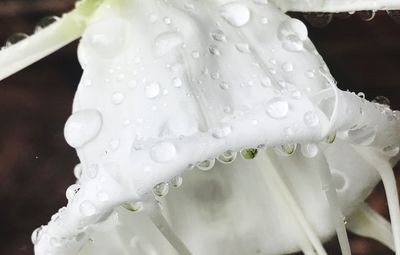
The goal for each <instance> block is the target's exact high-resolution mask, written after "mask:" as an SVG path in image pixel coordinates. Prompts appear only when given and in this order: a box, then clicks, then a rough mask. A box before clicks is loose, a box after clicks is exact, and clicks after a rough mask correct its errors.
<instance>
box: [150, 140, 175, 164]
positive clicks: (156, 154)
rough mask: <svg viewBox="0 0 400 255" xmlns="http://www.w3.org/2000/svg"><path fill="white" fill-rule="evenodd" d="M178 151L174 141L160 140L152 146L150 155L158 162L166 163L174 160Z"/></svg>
mask: <svg viewBox="0 0 400 255" xmlns="http://www.w3.org/2000/svg"><path fill="white" fill-rule="evenodd" d="M176 153H177V152H176V147H175V145H174V144H173V143H170V142H160V143H157V144H155V145H154V146H153V147H152V148H151V151H150V156H151V158H152V159H153V160H154V161H156V162H159V163H165V162H169V161H171V160H173V159H174V158H175V156H176Z"/></svg>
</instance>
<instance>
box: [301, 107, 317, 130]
mask: <svg viewBox="0 0 400 255" xmlns="http://www.w3.org/2000/svg"><path fill="white" fill-rule="evenodd" d="M304 123H305V124H306V126H308V127H315V126H318V125H319V117H318V115H317V114H316V113H315V112H313V111H310V112H306V113H305V114H304Z"/></svg>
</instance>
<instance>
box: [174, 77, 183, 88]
mask: <svg viewBox="0 0 400 255" xmlns="http://www.w3.org/2000/svg"><path fill="white" fill-rule="evenodd" d="M172 84H173V85H174V87H176V88H180V87H182V85H183V82H182V80H181V79H179V78H174V79H173V80H172Z"/></svg>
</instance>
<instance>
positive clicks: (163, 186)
mask: <svg viewBox="0 0 400 255" xmlns="http://www.w3.org/2000/svg"><path fill="white" fill-rule="evenodd" d="M168 192H169V184H168V183H165V182H162V183H159V184H157V185H156V186H154V188H153V193H154V195H156V196H157V197H164V196H166V195H167V194H168Z"/></svg>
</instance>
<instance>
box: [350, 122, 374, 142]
mask: <svg viewBox="0 0 400 255" xmlns="http://www.w3.org/2000/svg"><path fill="white" fill-rule="evenodd" d="M375 137H376V129H375V128H373V127H369V126H364V127H361V128H357V129H351V130H349V131H348V132H347V138H348V140H349V141H350V142H351V143H353V144H358V145H363V146H367V145H370V144H371V143H373V142H374V140H375Z"/></svg>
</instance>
